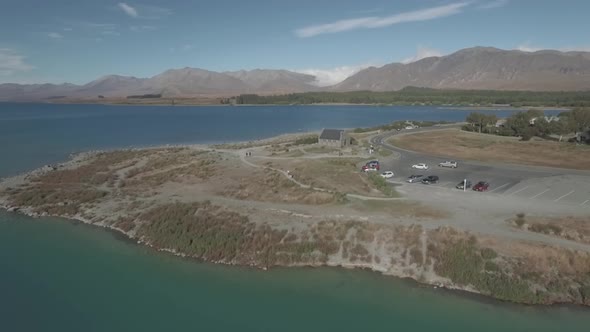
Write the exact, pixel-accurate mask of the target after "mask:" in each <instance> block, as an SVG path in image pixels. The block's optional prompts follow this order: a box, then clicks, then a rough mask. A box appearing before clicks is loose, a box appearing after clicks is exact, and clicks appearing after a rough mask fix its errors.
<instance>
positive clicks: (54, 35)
mask: <svg viewBox="0 0 590 332" xmlns="http://www.w3.org/2000/svg"><path fill="white" fill-rule="evenodd" d="M47 36H48V37H49V38H52V39H62V38H63V37H64V36H63V35H62V34H61V33H59V32H49V33H48V34H47Z"/></svg>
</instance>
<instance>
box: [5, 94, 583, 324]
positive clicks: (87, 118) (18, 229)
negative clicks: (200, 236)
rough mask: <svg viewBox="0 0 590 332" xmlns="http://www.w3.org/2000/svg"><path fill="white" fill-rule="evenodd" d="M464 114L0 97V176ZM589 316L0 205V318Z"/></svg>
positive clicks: (565, 320)
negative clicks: (205, 249) (233, 260)
mask: <svg viewBox="0 0 590 332" xmlns="http://www.w3.org/2000/svg"><path fill="white" fill-rule="evenodd" d="M496 113H499V114H498V115H499V116H506V115H508V114H509V113H510V112H496ZM554 113H557V112H552V113H551V114H554ZM467 114H468V111H453V110H440V109H436V108H434V107H365V106H361V107H357V106H330V107H326V106H317V107H316V106H300V107H299V106H291V107H128V106H100V105H33V104H0V176H7V175H11V174H15V173H19V172H22V171H26V170H28V169H31V168H33V167H38V166H41V165H43V164H46V163H51V162H57V161H61V160H64V159H65V158H67V156H68V155H69V154H70V153H72V152H78V151H83V150H88V149H97V148H117V147H126V146H146V145H156V144H177V143H211V142H230V141H239V140H251V139H256V138H265V137H270V136H274V135H277V134H281V133H287V132H298V131H308V130H318V129H321V128H324V127H335V128H341V127H347V128H350V127H362V126H371V125H376V124H381V123H385V122H390V121H394V120H412V119H415V120H448V121H460V120H464V118H465V116H466V115H467ZM589 326H590V310H586V309H582V308H566V307H547V308H545V307H527V306H517V305H510V304H504V303H499V302H495V301H488V300H482V299H481V298H475V297H472V296H463V295H459V294H457V293H453V292H448V291H444V290H435V289H432V288H423V287H418V286H417V285H416V284H414V283H412V282H408V281H403V280H399V279H395V278H390V277H383V276H380V275H379V274H377V273H370V272H365V271H351V270H344V269H329V268H325V269H275V270H272V271H268V272H262V271H257V270H252V269H245V268H237V267H226V266H216V265H211V264H202V263H198V262H195V261H190V260H184V259H180V258H176V257H172V256H169V255H165V254H160V253H155V252H153V251H151V250H149V249H147V248H144V247H142V246H137V245H135V244H133V243H129V242H128V241H124V240H122V239H121V238H120V237H119V236H117V235H114V234H113V233H111V232H108V231H105V230H103V229H99V228H94V227H90V226H86V225H76V224H73V223H71V222H68V221H64V220H59V219H53V218H46V219H32V218H28V217H24V216H19V215H16V214H10V213H6V212H3V211H0V331H10V332H12V331H143V332H145V331H179V330H182V331H238V330H239V331H377V330H380V331H437V332H441V331H453V332H462V331H494V332H495V331H536V332H540V331H560V332H567V331H588V330H589Z"/></svg>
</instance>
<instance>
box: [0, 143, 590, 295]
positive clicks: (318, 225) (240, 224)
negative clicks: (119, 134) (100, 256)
mask: <svg viewBox="0 0 590 332" xmlns="http://www.w3.org/2000/svg"><path fill="white" fill-rule="evenodd" d="M194 148H195V146H187V147H179V146H176V147H173V148H170V147H166V148H162V147H159V148H148V149H131V150H117V151H110V152H104V151H92V152H85V153H81V154H77V155H75V156H72V159H71V160H70V161H67V162H64V163H61V164H58V165H53V166H44V167H42V168H39V169H37V170H33V171H31V172H29V173H26V174H21V175H18V176H15V177H12V178H8V179H4V180H2V181H0V208H1V209H4V210H7V211H10V212H15V213H21V214H24V215H27V216H30V217H34V218H42V217H60V218H66V219H69V220H75V221H79V222H82V223H84V224H89V225H93V226H99V227H103V228H106V229H109V230H111V231H115V232H118V233H120V234H122V235H123V236H125V237H127V238H129V239H130V240H131V241H133V242H135V243H137V244H140V245H145V246H148V247H151V248H153V249H154V250H158V251H162V252H167V253H170V254H173V255H175V256H179V257H184V258H191V259H198V260H201V261H205V262H210V263H215V264H226V265H239V266H249V267H253V268H259V269H263V270H266V269H269V268H273V267H304V266H308V267H321V266H327V267H342V268H350V269H369V270H371V271H374V272H378V273H381V274H383V275H387V276H393V277H398V278H409V279H413V280H415V281H416V282H418V283H420V284H424V285H430V286H433V287H437V288H439V287H440V288H445V289H450V290H459V291H465V292H469V293H475V294H480V295H484V296H489V297H492V298H496V299H499V300H505V301H511V302H517V303H524V304H562V303H570V304H579V305H586V306H588V305H590V296H587V295H586V293H585V292H586V290H590V280H588V279H583V278H584V277H581V275H583V273H584V272H583V271H573V272H575V273H573V274H571V273H570V274H564V275H563V276H562V275H561V274H562V273H566V272H563V271H562V270H560V269H557V270H555V271H543V270H539V271H536V270H534V269H535V268H536V267H535V266H536V265H542V264H531V266H529V267H527V269H528V270H527V269H524V270H522V271H521V269H522V265H523V264H525V265H526V263H527V260H531V259H529V258H527V257H526V256H522V257H520V255H514V256H511V255H508V254H507V253H503V252H500V251H498V252H497V251H496V250H498V249H495V250H494V249H492V247H488V246H487V244H486V243H487V242H490V241H489V239H486V238H483V237H482V238H479V237H476V236H474V235H473V234H469V233H467V232H463V231H460V230H456V229H452V228H449V227H439V228H436V229H431V230H427V229H423V228H422V227H421V226H419V225H410V226H401V225H393V224H382V223H378V222H372V221H370V220H369V221H366V222H361V221H352V220H347V219H344V220H341V221H334V220H325V219H318V220H311V221H310V220H307V219H306V218H299V217H297V214H295V213H293V214H291V215H290V216H289V217H288V219H285V220H286V221H281V220H277V221H275V220H272V219H273V218H275V217H276V214H275V215H273V214H272V213H273V212H269V211H272V210H273V209H268V208H266V209H264V210H260V211H255V210H253V208H241V207H240V205H239V204H240V202H241V201H240V200H230V201H228V200H227V199H223V200H221V202H225V201H228V202H231V203H232V204H238V205H237V207H238V208H236V207H235V206H234V207H232V206H231V205H228V206H221V205H216V204H213V203H208V201H207V202H205V200H202V201H200V200H196V201H195V200H194V199H193V200H191V201H187V202H177V203H173V202H175V201H178V198H179V197H180V198H182V197H181V196H178V194H176V193H174V195H172V196H170V197H166V198H165V199H164V198H160V200H161V201H162V202H164V201H166V202H167V203H162V202H160V203H156V202H157V201H145V203H144V204H143V205H142V204H139V205H137V207H133V208H130V207H128V206H129V205H131V206H135V205H134V204H135V203H134V202H135V201H134V200H135V199H136V197H135V196H133V199H129V200H127V201H125V202H123V203H125V204H127V205H121V207H115V208H113V207H112V206H111V205H112V204H113V202H115V201H116V200H119V199H120V197H121V196H122V195H123V196H124V195H130V193H134V194H133V195H140V196H138V197H142V196H141V195H142V194H144V192H143V191H144V189H141V190H140V191H139V194H136V193H137V191H126V190H130V189H129V188H133V186H132V184H133V183H132V182H130V181H128V183H127V184H126V185H124V186H123V184H124V183H123V182H122V181H125V180H126V179H125V178H123V179H121V178H120V174H123V173H125V174H132V173H133V174H135V173H137V172H134V170H135V169H142V170H144V169H146V167H147V166H148V165H150V162H149V161H147V162H146V160H145V158H151V157H152V155H153V154H160V155H166V156H168V155H169V154H182V156H184V154H187V153H188V154H190V156H192V157H191V158H197V157H195V156H199V157H198V158H211V157H210V156H209V157H207V156H208V154H211V153H212V152H210V151H215V150H214V149H211V150H207V151H204V150H203V151H201V150H199V151H196V150H194ZM187 149H188V150H187ZM126 153H127V154H129V156H127V155H125V154H126ZM215 153H219V152H215ZM236 153H241V152H239V151H238V152H236ZM118 154H123V155H118ZM201 156H202V157H201ZM231 156H232V154H231V153H229V154H227V155H222V156H221V157H216V158H220V159H217V160H218V161H216V163H218V164H216V165H221V164H222V161H224V160H225V161H227V160H232V158H231ZM103 157H105V158H114V159H116V160H117V162H116V163H119V164H121V166H120V167H119V168H117V169H115V170H111V171H109V172H111V173H109V174H110V175H109V176H111V178H109V177H106V175H105V178H104V180H101V181H103V182H100V183H99V182H93V181H95V175H96V174H93V173H91V174H84V175H80V174H78V173H76V172H77V171H79V170H80V169H82V168H84V167H90V169H89V170H90V171H91V172H97V174H102V173H104V172H105V170H110V167H111V166H104V167H106V168H104V167H103V168H96V167H97V166H96V165H95V164H96V163H99V161H100V160H101V159H100V158H103ZM142 158H143V159H142ZM166 158H168V157H166ZM178 158H179V159H178V160H180V157H178ZM108 160H109V162H110V159H108ZM129 160H132V161H133V162H129ZM157 162H160V163H161V162H162V160H157ZM169 162H177V160H172V161H169ZM107 164H108V165H111V164H110V163H107ZM155 165H160V164H157V163H156V164H155ZM199 165H201V166H200V168H199V171H202V170H203V168H206V166H202V165H209V163H208V162H207V163H205V164H203V163H202V162H201V163H200V164H199ZM92 167H94V168H92ZM101 167H102V166H101ZM154 167H155V166H154ZM159 167H160V166H159ZM161 167H162V168H165V169H169V168H170V169H177V167H176V166H166V165H163V166H161ZM175 167H176V168H175ZM216 167H217V166H216ZM147 168H148V169H149V170H151V168H149V167H147ZM183 171H184V168H183ZM67 172H70V173H67ZM150 172H151V171H150ZM187 172H188V171H187ZM191 172H192V171H191ZM61 173H65V175H66V177H64V178H68V179H69V178H70V177H78V178H80V179H82V180H80V181H82V182H84V181H90V182H87V183H96V184H95V186H96V187H97V188H104V190H107V189H108V192H107V194H105V195H107V196H104V195H103V196H100V197H105V198H99V199H95V200H88V201H82V202H81V203H79V204H77V205H76V206H78V208H76V209H73V210H72V211H76V213H55V212H51V211H61V210H55V208H66V207H67V208H69V207H71V206H72V205H75V204H73V203H74V202H73V201H71V200H72V198H67V199H65V198H64V199H61V200H60V201H59V202H57V201H56V202H57V203H56V202H45V203H36V205H19V204H15V197H18V196H19V195H23V194H30V193H31V190H33V191H35V190H37V191H39V190H45V191H41V193H44V194H43V195H44V196H46V195H49V196H50V195H53V194H56V193H59V192H60V189H59V188H60V187H59V186H60V185H61V184H62V183H61V182H59V180H55V178H56V177H55V176H54V175H55V174H61ZM139 174H142V173H139ZM150 174H151V173H150ZM188 174H193V173H190V172H188V173H186V174H185V173H182V179H183V181H185V180H184V179H186V178H187V176H189V175H188ZM48 175H51V176H49V177H48ZM107 175H108V174H107ZM135 176H139V175H134V177H135ZM193 176H197V177H199V178H198V179H200V180H199V181H201V182H199V183H202V181H203V179H204V178H203V176H205V175H203V174H201V173H199V174H196V175H195V174H193ZM206 176H213V175H211V174H209V173H207V175H206ZM218 176H222V175H218ZM128 177H131V176H128ZM144 178H146V179H148V178H149V177H147V176H146V177H144ZM40 179H41V180H40ZM43 179H45V180H46V181H53V182H50V183H49V185H47V186H46V187H40V188H41V189H39V188H37V187H35V186H36V185H38V182H39V181H41V182H42V181H43ZM85 179H88V180H85ZM113 179H115V180H113ZM213 179H217V178H215V177H214V178H213ZM214 182H215V181H214ZM84 183H86V182H84ZM117 183H118V184H117ZM166 183H168V182H164V184H163V185H164V186H165V185H166ZM188 183H189V184H190V188H192V189H194V186H195V185H194V184H192V182H190V181H189V182H188ZM41 184H42V183H41ZM56 186H57V187H56ZM84 187H85V188H86V187H88V184H85V185H84ZM7 188H12V191H7ZM14 188H20V189H17V190H15V189H14ZM43 188H45V189H43ZM47 188H49V189H47ZM141 188H142V187H141ZM182 188H184V187H182ZM70 189H71V188H70ZM3 190H4V192H2V191H3ZM175 190H177V192H183V191H182V190H180V189H179V188H176V189H175ZM31 195H32V194H31ZM32 196H34V195H32ZM172 197H174V198H172ZM203 197H209V196H203ZM33 198H35V197H33ZM142 199H144V200H146V199H147V198H145V197H143V198H142ZM68 202H70V203H68ZM244 202H245V203H246V201H244ZM123 203H121V204H123ZM64 204H65V205H64ZM268 204H270V203H268ZM268 204H267V205H268ZM105 206H106V207H108V208H110V209H111V210H108V209H106V207H105ZM123 206H125V209H124V210H125V214H124V215H121V216H118V219H109V217H111V215H114V214H115V213H113V211H119V212H120V210H121V209H123V208H122V207H123ZM271 206H272V204H271ZM310 208H311V207H310ZM113 209H114V210H113ZM158 209H171V210H170V211H172V212H173V213H177V211H181V212H182V213H180V212H179V214H178V218H179V220H184V221H186V222H187V224H185V226H182V225H180V226H171V225H169V224H166V223H160V224H158V225H156V226H154V227H152V226H153V225H154V224H155V223H158V222H160V221H161V218H159V217H158V216H161V215H166V214H165V213H166V211H167V210H163V211H157V210H158ZM154 210H156V211H155V212H154ZM274 210H276V209H274ZM64 211H69V210H64ZM236 211H240V212H239V213H238V212H236ZM242 211H251V212H244V213H245V214H243V213H242ZM119 212H118V213H119ZM158 213H160V214H158ZM162 213H164V214H162ZM113 218H115V217H113ZM125 218H128V219H129V220H126V219H125ZM289 218H290V219H289ZM120 219H125V220H123V221H121V220H120ZM304 219H305V220H304ZM312 219H313V218H312ZM369 219H370V218H369ZM260 220H262V221H260ZM265 220H266V221H267V220H271V221H272V222H271V223H268V222H266V221H265ZM273 222H274V223H273ZM199 223H204V224H205V226H203V228H197V229H193V230H191V231H192V232H193V233H192V235H191V234H189V235H188V236H189V238H190V242H191V244H183V243H184V242H182V241H181V239H177V238H176V237H175V235H172V237H171V236H170V234H180V233H176V229H175V228H173V227H180V228H182V227H192V226H190V225H194V224H199ZM207 223H210V224H209V225H220V226H218V227H221V228H215V227H213V228H210V226H206V225H207ZM187 225H188V226H187ZM162 227H167V228H166V229H167V231H166V232H167V233H166V234H168V235H167V236H166V237H162V236H161V234H160V233H159V232H160V231H161V229H162ZM170 227H172V228H170ZM211 229H213V230H214V231H215V230H216V229H217V230H218V231H219V232H221V234H225V235H224V236H223V238H222V239H221V240H222V241H225V240H226V239H233V240H231V241H230V242H229V243H225V242H220V243H217V242H214V241H218V240H216V237H217V236H216V234H212V233H211ZM192 238H195V239H202V240H200V241H201V242H199V243H197V244H196V245H195V244H192ZM248 239H259V240H252V241H251V242H250V241H249V240H248ZM177 240H178V241H179V243H177ZM212 241H213V242H212ZM494 241H495V240H494ZM261 243H262V244H261ZM203 246H205V247H203ZM501 247H502V246H501V245H500V246H499V247H498V248H501ZM183 248H184V249H183ZM228 248H229V249H228ZM230 249H231V250H230ZM533 249H534V250H535V251H536V250H541V251H542V250H546V251H548V253H549V254H550V255H548V256H551V255H553V256H555V257H556V258H555V259H558V260H561V258H560V257H571V258H570V260H572V259H573V260H574V261H575V266H584V264H587V263H589V262H590V256H589V257H587V256H580V255H581V254H579V253H575V254H572V253H570V252H569V251H566V250H565V249H557V248H550V247H547V246H533V245H529V247H525V248H524V249H523V250H526V251H525V252H528V251H530V250H533ZM571 255H578V256H579V257H578V256H575V257H574V256H571ZM535 258H537V257H536V256H535ZM576 259H577V260H579V261H576ZM548 262H549V261H543V264H545V265H548V266H550V264H549V263H548ZM473 266H478V268H477V269H474V267H473ZM564 270H565V268H564ZM545 272H546V273H545ZM567 273H569V272H567ZM533 274H536V276H533ZM589 275H590V274H589ZM531 276H533V277H531ZM526 278H533V279H526ZM562 279H563V280H565V281H559V280H562ZM589 279H590V278H589ZM556 281H559V282H561V284H560V286H559V288H555V289H553V288H551V287H554V286H553V283H554V282H556ZM515 285H516V286H515ZM588 295H590V294H588Z"/></svg>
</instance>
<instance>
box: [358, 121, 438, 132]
mask: <svg viewBox="0 0 590 332" xmlns="http://www.w3.org/2000/svg"><path fill="white" fill-rule="evenodd" d="M448 123H449V122H448V121H394V122H392V123H389V124H385V125H381V126H375V127H368V128H356V129H354V131H353V132H354V133H366V132H371V131H378V130H381V131H388V130H400V129H404V128H406V127H407V126H418V127H432V126H435V125H441V124H448Z"/></svg>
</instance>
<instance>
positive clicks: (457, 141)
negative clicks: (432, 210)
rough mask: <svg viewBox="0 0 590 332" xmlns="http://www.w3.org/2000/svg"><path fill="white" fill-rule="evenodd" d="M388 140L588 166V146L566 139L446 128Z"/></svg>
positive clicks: (488, 156) (474, 156) (436, 150)
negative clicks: (522, 137)
mask: <svg viewBox="0 0 590 332" xmlns="http://www.w3.org/2000/svg"><path fill="white" fill-rule="evenodd" d="M390 143H392V144H393V145H395V146H399V147H400V148H403V149H408V150H413V151H418V152H423V153H429V154H435V155H440V156H444V157H450V158H459V159H467V160H479V161H486V162H507V163H514V164H525V165H537V166H549V167H563V168H573V169H583V170H588V169H590V147H589V146H583V145H575V144H571V143H567V142H561V143H560V142H551V141H545V140H533V141H528V142H523V141H519V139H518V138H515V137H502V136H495V135H487V134H477V133H470V132H464V131H460V130H456V129H450V130H439V131H433V132H425V133H416V134H410V135H403V136H399V137H394V138H392V139H390Z"/></svg>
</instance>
